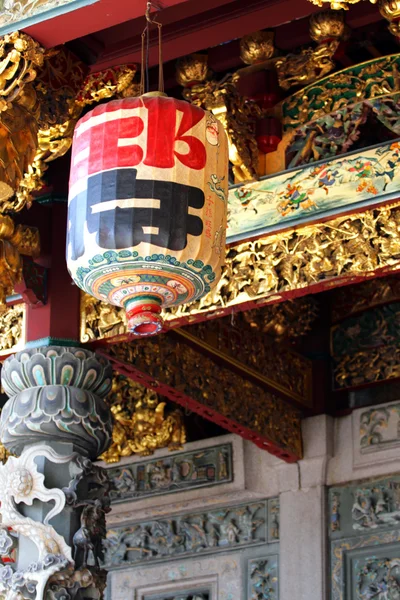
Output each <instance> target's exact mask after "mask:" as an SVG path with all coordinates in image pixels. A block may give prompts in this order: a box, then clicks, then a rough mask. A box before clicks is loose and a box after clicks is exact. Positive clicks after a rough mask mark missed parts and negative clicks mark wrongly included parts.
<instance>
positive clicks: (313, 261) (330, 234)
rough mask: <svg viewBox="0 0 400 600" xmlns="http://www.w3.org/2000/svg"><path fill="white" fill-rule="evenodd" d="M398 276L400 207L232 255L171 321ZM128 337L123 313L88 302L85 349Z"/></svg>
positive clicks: (230, 251) (292, 233) (252, 244)
mask: <svg viewBox="0 0 400 600" xmlns="http://www.w3.org/2000/svg"><path fill="white" fill-rule="evenodd" d="M397 270H400V203H399V202H397V203H394V204H391V205H386V206H379V207H377V208H374V209H370V210H367V211H364V212H359V213H356V214H353V215H347V216H341V217H338V218H336V219H332V220H330V221H326V222H324V223H319V224H313V225H307V226H304V227H298V228H297V229H296V230H289V231H286V232H283V233H279V234H276V235H270V236H267V237H264V238H260V239H258V240H253V241H249V242H245V243H241V244H238V245H237V246H232V247H230V248H227V251H226V263H225V266H224V269H223V274H222V277H221V280H220V281H219V282H218V284H217V286H216V288H215V289H214V290H213V291H212V292H211V293H210V294H208V295H207V296H205V297H204V298H202V299H201V300H199V301H198V302H195V303H192V304H187V305H183V306H180V307H178V308H173V309H169V310H168V311H166V312H165V314H164V319H165V320H166V322H167V326H168V327H176V326H179V325H181V324H183V323H190V322H195V321H197V320H199V318H203V317H205V316H221V315H223V314H226V313H227V312H228V311H232V310H235V309H236V310H238V309H239V308H240V307H247V308H249V307H250V305H252V306H253V307H255V306H262V305H265V304H268V303H277V302H279V301H282V300H284V299H286V298H290V297H294V296H296V295H298V296H300V295H305V294H306V293H310V292H313V291H318V290H320V289H330V288H332V287H337V286H339V285H344V284H346V283H351V282H352V281H354V280H359V279H363V278H366V277H368V276H373V275H374V274H375V273H377V272H382V271H397ZM122 333H126V324H125V322H124V317H123V315H122V311H121V309H118V308H115V307H111V306H108V305H105V304H103V303H99V302H98V301H96V300H94V299H90V298H89V297H87V296H83V297H82V308H81V340H82V341H83V342H88V341H89V340H94V339H102V338H106V337H114V336H116V335H118V334H122Z"/></svg>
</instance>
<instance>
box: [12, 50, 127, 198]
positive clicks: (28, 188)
mask: <svg viewBox="0 0 400 600" xmlns="http://www.w3.org/2000/svg"><path fill="white" fill-rule="evenodd" d="M57 59H59V60H57ZM61 69H63V70H64V71H65V70H66V72H67V73H69V74H70V77H74V73H75V77H76V70H77V69H78V72H79V66H77V65H76V64H74V63H73V62H72V61H71V57H70V55H68V54H66V53H64V52H63V50H59V51H58V56H56V57H55V58H53V60H52V65H51V73H50V75H49V74H47V76H46V78H45V80H44V81H43V80H42V81H40V84H39V85H38V86H37V87H38V89H39V90H40V92H41V95H42V96H43V106H44V109H43V110H42V115H41V126H40V128H39V131H38V146H37V151H36V154H35V157H34V159H33V162H32V164H31V166H30V167H29V169H28V170H27V171H26V172H25V176H24V179H23V181H22V182H21V185H20V187H19V189H18V191H17V194H16V198H17V201H18V206H21V207H22V206H24V205H25V204H27V203H29V202H30V201H31V194H32V192H34V191H36V190H40V189H41V188H42V187H43V181H42V177H43V174H44V172H45V171H46V169H47V164H48V163H49V162H51V161H53V160H56V159H57V158H59V157H61V156H63V155H64V154H65V153H66V152H67V151H68V150H69V149H70V147H71V144H72V137H73V134H74V129H75V125H76V123H77V121H78V119H79V118H80V116H81V114H82V111H83V109H84V107H85V106H88V105H90V104H93V103H94V102H100V101H101V100H104V99H107V98H112V97H114V96H115V97H120V96H124V95H138V93H139V88H138V86H135V85H134V84H133V83H132V81H133V78H134V76H135V74H136V67H135V66H134V65H124V66H121V67H115V68H113V69H108V70H106V71H104V72H103V71H102V72H99V73H94V74H91V75H89V76H88V77H87V78H86V79H85V80H84V81H83V84H82V86H81V88H80V90H79V91H78V93H76V91H74V88H70V89H69V90H67V92H66V90H65V87H61V88H59V89H51V88H50V89H49V85H50V82H51V81H52V79H53V78H55V79H57V76H59V75H60V74H61V72H62V71H60V70H61ZM79 77H82V71H80V72H79ZM75 83H76V82H75ZM54 105H55V106H57V111H56V113H54ZM54 116H55V118H54ZM15 210H17V209H16V208H15Z"/></svg>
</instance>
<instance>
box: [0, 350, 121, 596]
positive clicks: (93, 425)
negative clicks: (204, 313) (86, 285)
mask: <svg viewBox="0 0 400 600" xmlns="http://www.w3.org/2000/svg"><path fill="white" fill-rule="evenodd" d="M1 379H2V385H3V389H4V390H5V392H6V393H7V395H8V396H9V400H8V402H7V403H6V405H5V407H4V409H3V411H2V414H1V421H0V438H1V441H2V443H3V444H4V445H5V446H6V448H7V450H9V451H10V452H11V453H12V454H14V455H16V456H10V457H9V458H8V460H7V462H6V464H5V465H3V466H0V503H1V508H0V513H1V517H2V523H1V529H0V554H1V555H2V556H3V565H2V566H0V595H3V597H4V598H6V599H7V600H22V599H32V600H33V599H35V600H40V599H46V600H51V599H54V600H55V599H57V600H61V599H62V600H69V599H73V598H76V599H78V598H79V599H83V598H85V599H87V598H97V599H100V598H102V596H103V590H104V588H105V582H106V574H105V572H104V571H103V570H102V569H101V567H100V563H101V560H102V540H103V538H104V537H105V533H106V531H105V515H106V513H107V512H108V511H109V499H108V492H109V483H108V478H107V475H106V472H105V471H104V470H103V469H101V468H99V467H97V466H95V465H93V463H92V460H95V459H96V458H97V457H98V456H99V455H100V454H101V453H102V452H104V451H105V450H106V449H107V447H108V445H109V443H110V440H111V430H112V423H111V415H110V412H109V410H108V408H107V406H106V404H105V403H104V400H103V398H104V397H105V396H106V394H107V393H108V392H109V390H110V387H111V379H112V370H111V366H110V364H109V363H108V361H107V360H105V359H103V358H101V357H96V356H95V355H94V354H93V353H92V352H90V351H88V350H86V349H81V348H66V347H61V346H48V347H43V348H37V349H30V350H24V351H22V352H19V353H18V354H16V355H15V356H11V357H10V358H8V359H7V360H6V361H5V362H4V365H3V369H2V374H1ZM14 550H15V552H14ZM5 557H8V560H9V559H10V557H15V558H14V562H7V563H5V562H4V558H5Z"/></svg>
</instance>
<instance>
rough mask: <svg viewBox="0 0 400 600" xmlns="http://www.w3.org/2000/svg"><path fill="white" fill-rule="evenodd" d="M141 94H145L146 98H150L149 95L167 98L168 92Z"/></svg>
mask: <svg viewBox="0 0 400 600" xmlns="http://www.w3.org/2000/svg"><path fill="white" fill-rule="evenodd" d="M142 96H145V97H146V98H149V97H150V98H151V97H153V98H154V97H156V98H167V97H168V94H166V93H165V92H146V93H145V94H142Z"/></svg>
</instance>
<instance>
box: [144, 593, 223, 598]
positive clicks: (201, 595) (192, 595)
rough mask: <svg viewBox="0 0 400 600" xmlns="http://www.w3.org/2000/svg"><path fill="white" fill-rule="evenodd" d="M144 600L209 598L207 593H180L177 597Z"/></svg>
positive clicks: (174, 595) (169, 596)
mask: <svg viewBox="0 0 400 600" xmlns="http://www.w3.org/2000/svg"><path fill="white" fill-rule="evenodd" d="M144 600H211V596H210V594H209V593H208V592H193V593H190V594H188V593H187V592H183V593H180V594H178V595H176V594H173V595H168V596H162V597H161V596H157V597H155V596H152V597H151V598H150V596H145V598H144Z"/></svg>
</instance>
